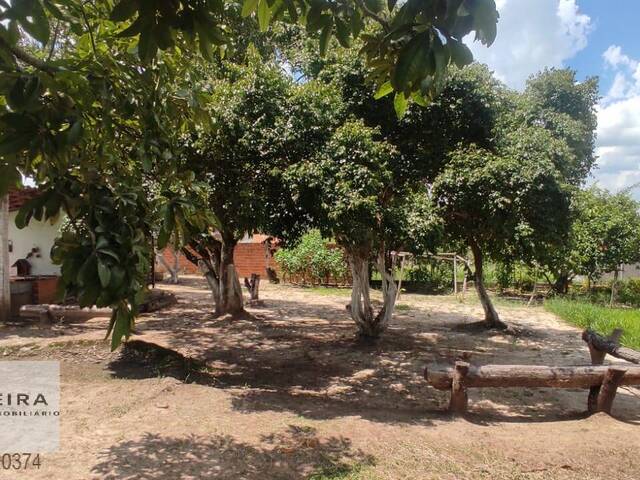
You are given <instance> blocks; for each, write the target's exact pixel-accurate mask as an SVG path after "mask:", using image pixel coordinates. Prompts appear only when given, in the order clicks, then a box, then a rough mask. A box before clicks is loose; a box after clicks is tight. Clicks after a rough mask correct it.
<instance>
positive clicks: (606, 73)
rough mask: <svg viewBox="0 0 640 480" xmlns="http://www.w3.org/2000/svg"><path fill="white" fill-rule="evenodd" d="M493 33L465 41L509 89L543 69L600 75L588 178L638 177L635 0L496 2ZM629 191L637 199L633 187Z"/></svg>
mask: <svg viewBox="0 0 640 480" xmlns="http://www.w3.org/2000/svg"><path fill="white" fill-rule="evenodd" d="M496 5H497V6H498V9H499V10H500V17H501V18H500V23H499V25H498V38H497V39H496V42H495V43H494V45H492V46H491V47H490V48H488V49H487V48H485V47H483V46H481V45H479V44H473V45H471V48H472V50H473V52H474V55H475V57H476V59H478V60H479V61H481V62H484V63H487V64H488V65H489V67H491V68H492V69H493V70H494V71H495V73H496V76H497V77H498V78H500V79H501V80H502V81H504V82H505V83H507V84H508V85H509V86H510V87H512V88H516V89H522V88H523V87H524V84H525V82H526V79H527V77H528V76H529V75H531V74H533V73H536V72H537V71H539V70H541V69H543V68H545V67H571V68H573V69H575V70H576V71H577V77H578V79H579V80H582V79H584V78H586V77H589V76H598V77H599V78H600V93H601V96H602V98H601V100H600V103H599V105H598V140H597V149H596V154H597V155H598V156H599V159H598V168H597V169H595V170H594V174H593V178H591V179H590V180H589V183H593V182H596V183H598V184H599V185H600V186H602V187H605V188H608V189H610V190H612V191H619V190H621V189H624V188H627V187H630V186H631V185H634V184H636V183H639V182H640V42H638V40H637V31H638V21H639V20H640V0H496ZM632 191H633V194H634V196H635V197H636V198H638V199H640V187H637V188H634V189H633V190H632Z"/></svg>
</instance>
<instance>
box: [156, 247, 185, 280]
mask: <svg viewBox="0 0 640 480" xmlns="http://www.w3.org/2000/svg"><path fill="white" fill-rule="evenodd" d="M170 250H171V253H172V254H173V265H170V264H169V262H167V259H166V258H164V254H163V253H162V252H156V258H157V259H158V261H159V262H160V263H161V264H162V266H163V267H164V269H165V270H166V271H167V272H169V275H171V280H169V281H170V282H171V283H173V284H178V283H179V281H180V278H179V270H180V263H179V259H178V253H177V252H176V251H175V250H173V249H170Z"/></svg>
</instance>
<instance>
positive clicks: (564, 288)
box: [553, 272, 569, 295]
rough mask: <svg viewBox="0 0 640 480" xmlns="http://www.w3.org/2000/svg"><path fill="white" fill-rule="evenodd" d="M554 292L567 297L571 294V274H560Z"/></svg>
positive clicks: (554, 285)
mask: <svg viewBox="0 0 640 480" xmlns="http://www.w3.org/2000/svg"><path fill="white" fill-rule="evenodd" d="M553 290H554V291H555V292H556V293H558V294H560V295H565V294H567V293H568V292H569V274H568V273H566V272H560V273H559V274H558V276H557V278H556V281H555V283H554V284H553Z"/></svg>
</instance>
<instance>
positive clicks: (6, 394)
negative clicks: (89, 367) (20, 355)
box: [0, 361, 60, 454]
mask: <svg viewBox="0 0 640 480" xmlns="http://www.w3.org/2000/svg"><path fill="white" fill-rule="evenodd" d="M59 442H60V362H57V361H41V362H40V361H36V362H23V361H7V362H3V361H0V454H3V453H34V454H35V453H49V452H55V451H56V450H58V447H59Z"/></svg>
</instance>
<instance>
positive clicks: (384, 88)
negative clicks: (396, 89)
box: [373, 81, 393, 100]
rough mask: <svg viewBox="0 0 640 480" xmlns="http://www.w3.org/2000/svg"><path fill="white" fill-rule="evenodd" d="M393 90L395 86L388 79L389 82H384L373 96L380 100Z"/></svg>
mask: <svg viewBox="0 0 640 480" xmlns="http://www.w3.org/2000/svg"><path fill="white" fill-rule="evenodd" d="M391 92H393V86H392V85H391V82H390V81H387V82H384V83H383V84H382V85H380V88H378V90H377V91H376V93H375V95H374V96H373V98H375V99H376V100H379V99H381V98H382V97H386V96H387V95H389V94H390V93H391Z"/></svg>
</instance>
